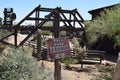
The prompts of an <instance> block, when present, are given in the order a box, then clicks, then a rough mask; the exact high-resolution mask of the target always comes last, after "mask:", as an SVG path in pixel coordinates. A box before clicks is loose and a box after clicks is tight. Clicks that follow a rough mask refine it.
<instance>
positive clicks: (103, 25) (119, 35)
mask: <svg viewBox="0 0 120 80" xmlns="http://www.w3.org/2000/svg"><path fill="white" fill-rule="evenodd" d="M85 24H86V35H87V40H88V43H89V44H91V45H92V44H94V43H95V42H96V41H97V40H98V39H103V38H104V37H108V38H112V39H113V40H114V42H115V43H114V45H115V46H120V5H118V6H115V7H113V8H112V9H105V10H104V11H103V12H101V14H100V16H99V17H97V18H96V20H93V21H86V22H85Z"/></svg>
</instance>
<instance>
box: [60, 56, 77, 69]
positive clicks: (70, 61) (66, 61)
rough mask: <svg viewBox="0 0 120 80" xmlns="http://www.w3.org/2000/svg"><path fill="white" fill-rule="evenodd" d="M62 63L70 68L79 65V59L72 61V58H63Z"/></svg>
mask: <svg viewBox="0 0 120 80" xmlns="http://www.w3.org/2000/svg"><path fill="white" fill-rule="evenodd" d="M61 62H62V63H64V66H65V67H69V66H70V64H75V63H78V61H77V59H72V58H71V57H67V58H63V59H61Z"/></svg>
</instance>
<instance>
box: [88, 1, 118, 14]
mask: <svg viewBox="0 0 120 80" xmlns="http://www.w3.org/2000/svg"><path fill="white" fill-rule="evenodd" d="M117 5H120V3H118V4H114V5H110V6H105V7H102V8H97V9H94V10H90V11H88V13H90V14H94V13H96V12H100V11H102V10H104V9H106V8H112V7H114V6H117Z"/></svg>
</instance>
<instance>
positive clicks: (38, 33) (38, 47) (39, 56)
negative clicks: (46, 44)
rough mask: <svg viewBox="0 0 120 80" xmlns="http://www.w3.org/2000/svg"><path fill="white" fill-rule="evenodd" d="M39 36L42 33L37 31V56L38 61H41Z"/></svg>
mask: <svg viewBox="0 0 120 80" xmlns="http://www.w3.org/2000/svg"><path fill="white" fill-rule="evenodd" d="M41 35H42V31H41V30H40V29H38V30H37V54H38V61H39V60H40V59H41V40H42V39H41Z"/></svg>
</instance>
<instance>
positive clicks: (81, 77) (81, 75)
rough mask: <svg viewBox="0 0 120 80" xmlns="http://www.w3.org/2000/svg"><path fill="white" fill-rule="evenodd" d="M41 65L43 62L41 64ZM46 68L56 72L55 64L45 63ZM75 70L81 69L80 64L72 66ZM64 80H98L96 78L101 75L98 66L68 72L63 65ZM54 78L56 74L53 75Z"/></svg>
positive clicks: (85, 66) (88, 66) (87, 66)
mask: <svg viewBox="0 0 120 80" xmlns="http://www.w3.org/2000/svg"><path fill="white" fill-rule="evenodd" d="M39 64H41V62H39ZM44 65H45V67H46V68H49V69H50V70H51V71H53V72H54V62H49V61H44ZM70 66H71V67H73V68H77V69H80V64H75V65H70ZM61 74H62V80H96V77H98V76H99V75H100V72H99V71H98V68H97V66H96V65H84V68H83V69H80V70H79V71H76V70H66V69H64V64H61ZM53 76H54V74H53Z"/></svg>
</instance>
